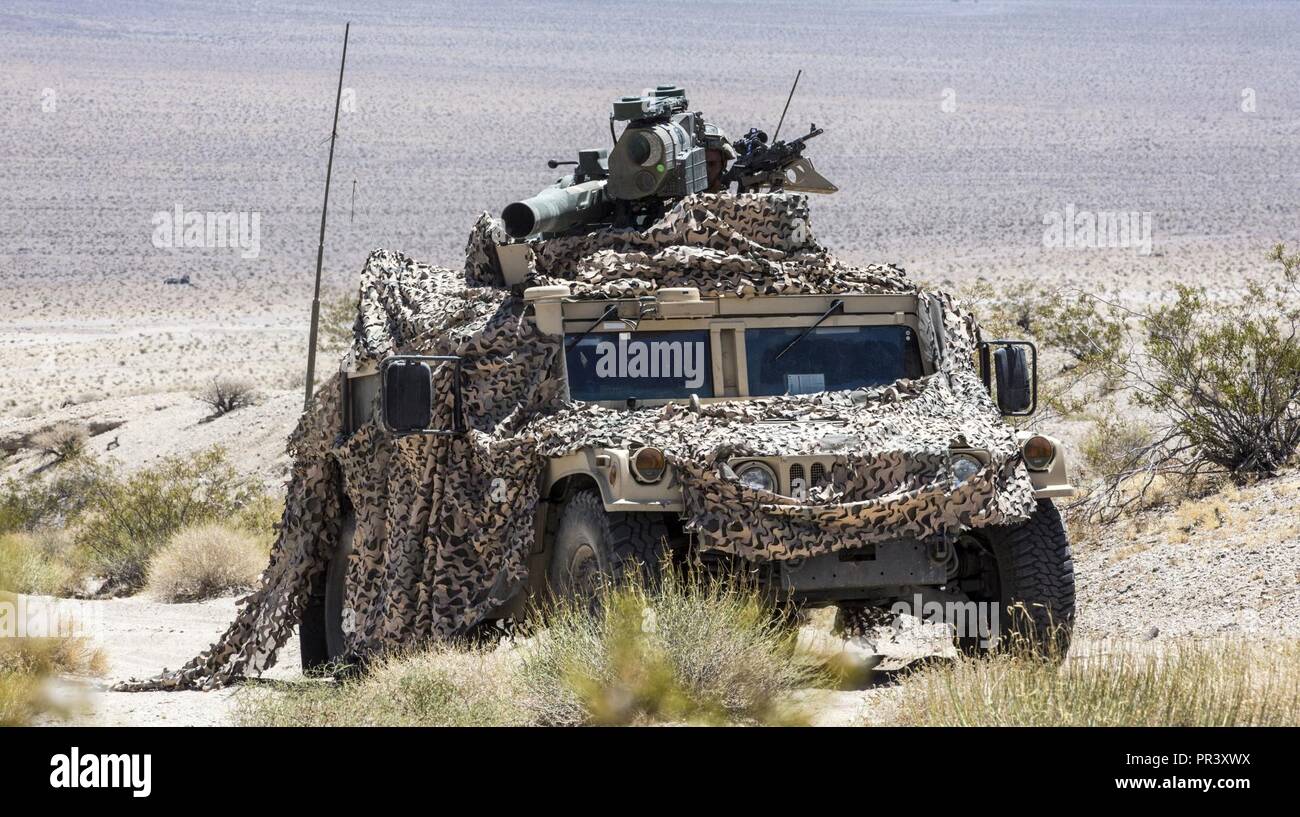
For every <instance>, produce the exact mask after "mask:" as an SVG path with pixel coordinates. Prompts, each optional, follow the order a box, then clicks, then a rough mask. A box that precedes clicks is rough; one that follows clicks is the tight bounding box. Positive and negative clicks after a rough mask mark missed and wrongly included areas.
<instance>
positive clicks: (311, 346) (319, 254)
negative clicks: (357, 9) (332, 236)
mask: <svg viewBox="0 0 1300 817" xmlns="http://www.w3.org/2000/svg"><path fill="white" fill-rule="evenodd" d="M351 28H352V23H350V22H349V23H348V24H347V25H345V26H344V27H343V59H342V60H341V61H340V62H339V89H338V92H337V93H335V94H334V128H333V130H331V131H330V157H329V161H328V162H327V163H326V164H325V204H324V205H322V206H321V211H320V243H319V244H317V245H316V291H315V294H313V295H312V298H311V332H310V333H309V334H308V338H307V396H306V397H305V398H303V409H304V410H305V409H306V408H308V407H309V406H310V405H311V393H312V387H313V386H314V385H315V384H314V383H313V382H312V381H314V380H315V379H316V329H317V327H318V326H319V325H320V268H321V262H322V260H323V258H324V256H325V216H326V215H327V214H328V213H329V209H330V175H331V174H332V173H333V172H334V141H335V140H336V139H337V138H338V135H339V100H340V99H342V97H343V66H345V65H347V63H348V31H349V30H350V29H351Z"/></svg>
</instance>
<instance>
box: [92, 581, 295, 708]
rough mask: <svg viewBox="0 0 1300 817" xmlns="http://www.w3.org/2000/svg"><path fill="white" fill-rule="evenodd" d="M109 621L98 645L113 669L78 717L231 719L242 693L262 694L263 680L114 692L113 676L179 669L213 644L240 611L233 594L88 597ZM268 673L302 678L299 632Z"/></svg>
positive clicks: (96, 617) (97, 617) (95, 615)
mask: <svg viewBox="0 0 1300 817" xmlns="http://www.w3.org/2000/svg"><path fill="white" fill-rule="evenodd" d="M81 604H83V605H85V607H84V608H83V609H84V610H85V611H86V613H87V615H88V620H91V621H94V622H96V623H97V624H98V625H99V626H100V627H101V634H100V637H99V639H98V645H99V646H100V647H101V648H102V649H103V650H104V652H105V654H106V655H107V656H108V673H107V675H106V677H105V678H104V679H103V681H102V682H96V683H95V684H94V685H93V686H92V687H91V688H90V690H89V694H88V698H89V711H88V712H85V713H83V714H82V715H81V716H79V717H77V718H74V719H73V720H71V721H70V722H71V723H74V724H84V725H94V726H219V725H229V724H230V722H231V713H232V712H233V710H234V707H235V704H236V698H237V697H238V696H239V695H244V694H258V689H257V687H256V685H251V686H240V687H232V688H230V689H224V690H217V691H214V692H192V691H183V692H129V693H128V692H110V691H108V687H109V686H111V685H112V684H114V683H116V682H118V681H123V680H127V679H130V678H147V677H152V676H153V675H156V674H157V673H158V672H160V671H162V670H163V669H164V668H166V669H175V668H177V667H179V666H181V665H182V664H184V663H185V662H186V661H188V660H189V659H190V658H192V657H194V656H195V655H198V654H199V652H201V651H202V650H204V649H206V648H207V647H208V646H209V645H210V644H211V643H212V642H213V641H215V640H216V639H217V637H218V636H220V635H221V633H222V632H223V631H224V630H225V629H226V626H227V625H229V623H230V622H231V620H233V619H234V616H235V600H234V599H233V598H224V599H213V600H211V601H205V602H199V603H195V604H164V603H161V602H156V601H152V600H150V599H148V598H144V597H135V598H126V599H113V600H110V601H89V602H81ZM264 677H265V678H268V679H281V680H288V679H292V678H301V677H302V674H301V672H300V671H299V653H298V641H297V638H294V639H292V640H291V643H289V644H287V645H285V648H284V649H283V650H281V651H280V658H279V663H278V665H277V666H276V667H274V668H272V669H271V670H270V671H269V672H267V673H266V675H265V676H264Z"/></svg>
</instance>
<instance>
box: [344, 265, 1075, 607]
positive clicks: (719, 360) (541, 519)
mask: <svg viewBox="0 0 1300 817" xmlns="http://www.w3.org/2000/svg"><path fill="white" fill-rule="evenodd" d="M524 298H525V301H526V302H527V303H528V304H529V305H530V307H531V309H532V311H533V316H534V320H535V321H536V323H537V327H538V328H539V329H540V330H541V331H542V332H544V333H546V334H549V335H556V336H561V337H562V336H565V335H570V336H571V335H574V334H577V333H582V332H584V331H587V330H589V329H591V328H592V326H593V324H595V322H596V321H597V320H598V319H599V318H600V317H601V315H602V314H604V313H605V312H606V311H607V310H608V309H609V308H610V307H611V306H614V305H616V306H617V312H616V314H615V315H611V316H610V317H609V318H608V319H607V321H606V323H609V324H614V325H612V326H605V327H599V328H601V329H604V330H605V331H609V330H611V329H614V328H616V327H617V328H620V329H622V330H623V331H628V330H629V328H630V326H631V324H630V323H628V324H624V322H625V321H628V322H630V321H633V320H635V321H636V331H671V330H686V329H690V330H697V331H698V330H700V329H705V328H707V330H708V332H709V338H710V344H711V347H712V348H711V354H710V356H709V357H710V360H711V361H712V367H713V371H712V374H713V379H712V382H713V383H714V389H715V393H714V395H713V396H712V397H701V398H699V400H700V402H701V403H710V402H719V401H736V400H745V399H749V398H750V392H749V384H748V381H747V377H746V370H745V365H744V361H745V359H746V357H745V330H746V328H766V327H807V326H811V325H812V324H813V322H814V321H816V320H817V319H818V317H819V316H821V315H822V313H824V312H825V311H826V310H827V309H828V308H829V306H830V304H831V302H832V301H833V300H835V299H837V298H838V299H842V300H843V301H844V307H843V309H842V310H840V312H839V314H836V315H833V316H831V317H829V318H827V319H826V320H825V321H824V322H823V323H822V326H827V327H835V326H858V325H881V324H903V325H907V326H910V327H911V328H912V329H913V330H919V318H918V315H917V309H918V305H917V304H918V299H917V298H916V297H915V296H912V295H898V294H848V295H836V296H827V295H775V296H750V297H745V298H739V297H726V296H724V297H708V298H701V297H700V294H699V292H698V290H695V289H692V288H673V289H668V288H666V289H661V290H659V291H658V292H657V294H656V296H655V297H653V298H644V297H643V298H627V299H623V300H618V301H593V300H578V299H573V298H571V297H569V292H568V288H567V287H564V286H556V287H544V286H543V287H532V288H530V289H527V290H526V291H525V292H524ZM918 337H924V335H923V334H922V333H920V332H919V331H918ZM561 359H562V360H563V356H561ZM922 365H923V367H924V371H925V373H927V374H929V373H931V372H933V371H934V370H935V369H934V362H933V353H932V350H928V349H925V348H924V347H923V348H922ZM974 365H975V363H974V361H972V366H974ZM345 371H347V375H348V377H349V381H350V383H349V389H348V391H349V393H350V395H351V399H350V400H349V409H350V417H355V418H357V419H362V418H363V417H364V416H366V415H367V414H368V407H369V406H371V405H373V399H374V395H375V390H376V389H377V388H378V377H377V376H375V373H374V369H373V368H369V369H360V370H350V371H348V370H347V366H346V362H345ZM566 382H567V379H566ZM566 397H567V394H566ZM667 402H672V401H670V400H644V401H640V402H639V403H638V405H642V406H650V405H659V404H663V403H667ZM601 405H604V406H607V407H609V408H615V409H617V408H625V406H624V405H621V404H619V403H616V402H602V403H601ZM349 424H350V425H356V424H358V423H355V422H353V421H352V420H351V419H350V420H349ZM1030 436H1031V435H1030V434H1029V433H1028V432H1021V437H1022V440H1021V441H1022V442H1023V441H1024V439H1027V438H1028V437H1030ZM1043 436H1047V435H1043ZM1048 439H1050V440H1051V441H1052V443H1053V444H1054V446H1055V448H1056V452H1057V454H1056V457H1055V459H1054V460H1053V462H1052V463H1051V465H1050V467H1049V468H1047V469H1046V470H1042V471H1031V472H1030V477H1031V480H1032V483H1033V487H1034V490H1035V496H1036V497H1037V498H1039V499H1055V498H1062V497H1070V496H1073V495H1074V493H1075V489H1074V487H1073V486H1071V485H1070V483H1069V481H1068V479H1067V476H1066V475H1067V473H1068V463H1067V460H1066V454H1065V451H1064V448H1063V447H1062V446H1061V445H1060V443H1059V441H1058V440H1056V439H1054V438H1051V437H1050V436H1049V437H1048ZM632 453H633V452H631V451H628V450H626V449H617V448H587V449H583V450H581V451H578V452H575V453H572V454H569V455H567V456H561V457H553V458H551V459H550V461H549V462H548V463H547V467H546V469H545V471H544V472H543V476H542V480H543V482H542V484H541V486H540V496H541V497H542V501H541V502H540V503H539V505H538V510H537V514H536V518H535V524H536V542H537V545H536V550H535V552H534V553H533V555H532V557H531V561H532V564H531V567H532V569H531V570H530V575H531V576H533V580H532V584H534V585H535V586H534V587H533V588H532V590H533V591H534V592H537V591H541V590H542V589H543V588H544V586H545V576H546V574H547V567H548V565H549V563H550V557H551V544H552V539H553V537H554V533H555V526H556V523H557V518H558V515H559V514H558V512H559V509H560V507H561V506H562V504H563V502H564V500H565V499H566V498H567V497H569V496H571V495H572V494H573V493H574V492H575V491H578V490H583V489H587V490H593V489H594V490H596V491H598V492H599V495H600V498H601V500H602V502H603V504H604V506H605V510H606V511H607V512H610V513H619V512H629V511H632V512H643V513H644V512H656V513H664V514H671V515H673V517H674V518H677V517H679V516H680V515H681V514H682V512H683V502H682V493H681V488H680V486H679V485H678V484H677V482H676V480H675V478H674V475H673V472H672V469H671V468H669V469H667V471H666V473H665V474H664V475H663V476H662V478H660V479H659V480H658V481H656V482H650V483H647V482H644V481H641V480H639V479H638V478H637V477H636V476H635V475H634V474H633V471H632V468H631V464H630V458H631V455H632ZM954 453H966V454H971V455H973V456H974V457H976V458H977V459H980V460H981V461H983V462H987V461H988V454H987V453H986V452H983V451H980V450H975V449H954ZM751 459H757V460H759V461H761V462H764V463H766V464H767V465H768V466H769V467H770V468H771V469H772V471H773V472H775V474H776V475H777V480H778V486H779V488H778V492H779V493H782V494H784V495H787V496H790V495H793V494H792V490H793V487H792V481H793V480H794V479H795V478H796V477H797V476H798V475H800V474H803V475H806V477H805V478H807V476H813V475H815V474H817V473H818V471H819V470H820V471H821V472H822V473H829V472H830V470H831V467H832V463H833V461H834V455H829V454H828V455H826V456H824V457H819V456H790V457H758V458H749V459H747V460H744V462H748V461H750V460H751ZM525 602H526V599H525V598H524V597H523V596H521V597H520V599H519V601H518V604H519V605H523V604H524V603H525ZM511 606H515V605H511ZM511 612H512V611H510V610H502V611H501V614H502V615H509V614H510V613H511Z"/></svg>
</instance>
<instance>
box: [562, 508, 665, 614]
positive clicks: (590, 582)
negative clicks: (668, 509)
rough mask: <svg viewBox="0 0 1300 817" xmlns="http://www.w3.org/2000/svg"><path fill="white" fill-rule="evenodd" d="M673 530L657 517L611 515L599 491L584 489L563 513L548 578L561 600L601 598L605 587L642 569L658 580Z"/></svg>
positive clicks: (649, 515)
mask: <svg viewBox="0 0 1300 817" xmlns="http://www.w3.org/2000/svg"><path fill="white" fill-rule="evenodd" d="M667 536H668V529H667V527H666V526H665V525H664V522H663V515H662V514H657V513H637V512H626V513H607V512H606V511H605V503H604V502H602V501H601V498H600V495H599V494H597V493H596V492H595V491H591V490H587V491H579V492H577V493H575V494H574V495H573V496H571V497H569V499H568V501H567V502H565V504H564V508H563V510H561V511H560V524H559V528H558V529H557V530H556V532H555V547H554V552H553V553H552V554H551V564H550V569H549V570H548V571H547V578H548V579H549V581H550V586H551V592H552V593H554V594H555V595H556V596H558V597H560V598H568V599H595V598H596V596H597V594H598V592H599V590H600V588H601V586H602V585H604V584H606V583H617V582H620V581H622V580H624V579H625V578H627V577H628V575H629V574H630V573H631V572H633V571H637V570H641V571H644V572H645V573H646V574H647V575H649V576H653V575H654V574H655V573H656V571H657V570H658V567H659V560H660V559H661V558H662V557H663V548H664V543H665V541H666V539H667Z"/></svg>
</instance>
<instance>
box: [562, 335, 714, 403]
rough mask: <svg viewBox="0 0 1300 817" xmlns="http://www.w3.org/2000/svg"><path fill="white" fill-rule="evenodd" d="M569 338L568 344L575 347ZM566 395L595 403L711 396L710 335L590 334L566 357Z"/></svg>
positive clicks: (711, 361)
mask: <svg viewBox="0 0 1300 817" xmlns="http://www.w3.org/2000/svg"><path fill="white" fill-rule="evenodd" d="M573 337H575V336H570V337H569V338H568V339H567V343H570V344H572V343H573ZM565 362H566V363H567V365H568V370H569V371H568V374H569V396H570V397H572V398H573V399H574V400H586V401H588V402H593V403H594V402H597V401H602V400H612V401H619V402H621V401H624V400H628V399H629V398H630V399H635V400H648V399H683V398H686V397H690V396H691V395H692V394H698V395H699V396H701V397H712V396H713V358H712V353H711V351H710V349H709V332H708V330H702V331H695V332H637V333H636V334H635V336H633V334H632V333H631V332H617V333H614V332H592V333H591V334H589V335H587V336H586V337H584V338H583V339H582V340H581V341H579V342H578V343H576V344H574V345H573V346H572V348H569V349H568V350H567V352H566V353H565Z"/></svg>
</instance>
